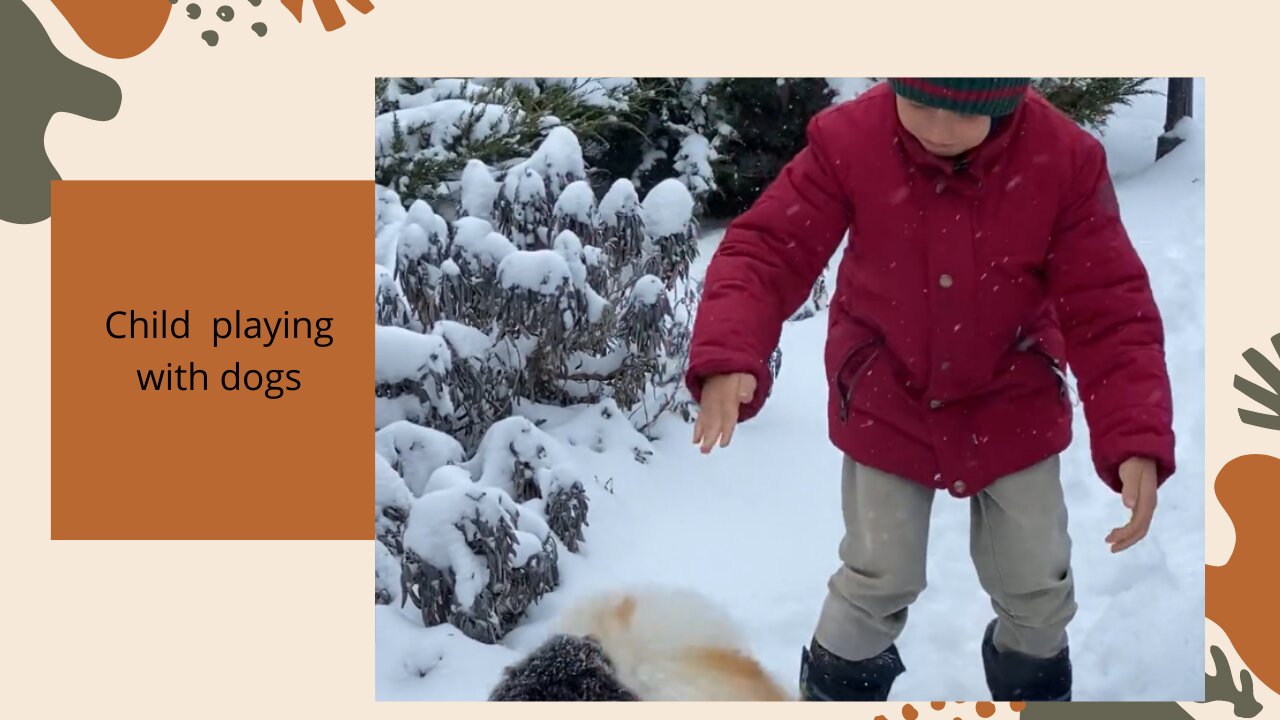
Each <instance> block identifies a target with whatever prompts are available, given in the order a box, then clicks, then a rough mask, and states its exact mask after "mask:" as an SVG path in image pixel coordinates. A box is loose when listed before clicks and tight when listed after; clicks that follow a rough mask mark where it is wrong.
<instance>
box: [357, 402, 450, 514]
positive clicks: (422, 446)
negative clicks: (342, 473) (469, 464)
mask: <svg viewBox="0 0 1280 720" xmlns="http://www.w3.org/2000/svg"><path fill="white" fill-rule="evenodd" d="M374 447H375V449H376V450H377V452H378V454H379V455H381V456H382V458H383V459H384V460H386V461H387V462H388V463H389V464H390V465H391V467H392V468H393V469H394V470H395V471H396V472H397V473H399V475H400V477H402V478H404V483H405V485H406V486H408V488H409V490H410V492H412V493H413V494H414V495H415V496H416V495H422V493H423V491H424V489H425V488H426V485H427V480H428V479H429V478H430V477H431V475H432V474H433V473H435V471H436V470H437V469H439V468H441V467H444V466H446V465H457V464H458V463H461V462H462V458H463V455H464V452H463V449H462V443H460V442H458V441H457V440H454V439H453V438H452V437H450V436H449V435H447V434H445V433H442V432H440V431H439V430H433V429H431V428H428V427H423V426H421V425H415V424H414V423H411V422H408V421H405V420H399V421H397V422H393V423H391V424H390V425H387V426H386V427H384V428H382V429H381V430H379V431H377V432H376V433H375V434H374Z"/></svg>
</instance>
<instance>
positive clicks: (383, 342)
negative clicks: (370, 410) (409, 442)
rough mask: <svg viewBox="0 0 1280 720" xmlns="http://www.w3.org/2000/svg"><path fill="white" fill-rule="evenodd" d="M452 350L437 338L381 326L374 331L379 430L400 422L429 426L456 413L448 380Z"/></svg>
mask: <svg viewBox="0 0 1280 720" xmlns="http://www.w3.org/2000/svg"><path fill="white" fill-rule="evenodd" d="M451 365H452V357H451V355H450V353H449V346H448V345H447V344H446V343H445V341H444V338H441V337H439V336H437V335H423V334H422V333H418V332H414V331H412V330H409V329H407V328H401V327H392V326H385V325H380V326H378V327H377V328H376V329H375V331H374V384H375V388H374V394H375V397H376V403H375V408H376V410H375V417H374V425H375V429H377V428H383V427H386V426H387V425H390V424H391V423H393V422H396V421H397V420H411V421H413V422H415V423H419V424H428V423H430V422H431V420H432V419H435V418H440V419H442V418H445V417H448V416H450V415H451V414H452V413H453V402H452V399H451V397H450V395H449V388H448V386H446V385H445V378H446V376H447V375H448V372H449V368H450V367H451Z"/></svg>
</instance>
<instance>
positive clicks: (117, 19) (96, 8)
mask: <svg viewBox="0 0 1280 720" xmlns="http://www.w3.org/2000/svg"><path fill="white" fill-rule="evenodd" d="M53 4H54V6H55V7H57V8H58V12H60V13H62V16H63V17H65V18H66V19H67V22H69V23H71V29H73V30H75V31H76V35H79V36H80V39H81V40H83V41H84V44H85V45H87V46H89V49H90V50H92V51H94V52H96V53H98V54H99V55H102V56H104V57H109V58H115V59H117V60H120V59H123V58H131V57H133V56H135V55H140V54H142V52H143V51H145V50H146V49H147V48H149V47H151V45H152V44H153V43H154V42H155V41H156V38H158V37H160V31H161V30H164V25H165V23H166V22H168V21H169V11H170V10H172V9H173V4H172V3H170V2H169V0H130V2H103V0H53Z"/></svg>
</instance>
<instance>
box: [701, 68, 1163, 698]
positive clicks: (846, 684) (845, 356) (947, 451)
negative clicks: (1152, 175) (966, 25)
mask: <svg viewBox="0 0 1280 720" xmlns="http://www.w3.org/2000/svg"><path fill="white" fill-rule="evenodd" d="M846 231H847V232H848V237H849V243H848V248H847V249H846V251H845V253H844V257H843V260H842V261H841V263H840V266H839V269H838V276H837V282H836V288H835V293H834V294H833V296H832V299H831V305H830V310H829V325H828V333H827V344H826V353H825V361H826V372H827V379H828V385H829V397H828V423H829V429H830V432H829V434H830V439H831V441H832V442H833V443H834V444H835V446H836V447H837V448H839V449H840V450H841V451H842V452H843V453H844V455H845V459H844V471H843V481H842V496H843V503H842V505H843V513H844V522H845V536H844V539H843V541H842V542H841V543H840V548H839V550H840V558H841V561H842V563H843V564H842V567H840V569H839V570H838V571H837V572H836V573H835V574H834V575H833V576H832V577H831V579H830V582H829V594H828V596H827V599H826V601H825V603H824V605H823V608H822V612H821V615H820V617H819V620H818V624H817V628H816V630H815V632H814V637H813V640H812V642H811V644H810V646H809V648H808V649H806V650H805V651H804V652H803V653H802V664H801V680H800V683H801V692H802V694H803V697H804V698H806V699H810V700H863V701H874V700H884V699H886V698H887V697H888V695H889V690H890V687H891V685H892V684H893V681H894V679H895V678H896V677H897V676H898V675H899V674H901V673H902V672H903V671H904V670H905V667H904V665H903V662H902V659H901V657H900V656H899V653H898V650H897V647H896V645H895V641H896V639H897V638H898V636H899V635H900V634H901V632H902V630H903V627H904V625H905V623H906V619H907V609H908V606H910V605H911V603H912V602H913V601H914V600H915V599H916V597H917V595H919V593H920V592H921V591H922V590H923V589H924V587H925V548H926V544H927V537H928V531H929V513H930V507H931V505H932V502H933V499H934V495H935V494H936V492H937V491H938V490H943V491H946V492H947V493H948V494H950V495H951V496H952V497H956V498H968V499H969V502H970V507H971V522H972V525H971V542H970V552H971V555H972V558H973V562H974V565H975V567H976V569H977V572H978V577H979V579H980V580H981V583H982V587H983V588H984V590H985V591H986V592H987V593H988V594H989V595H990V596H991V602H992V607H993V609H994V611H995V619H994V620H993V621H992V622H991V624H990V625H988V626H987V628H986V633H985V636H984V638H983V644H982V657H983V663H984V667H985V670H986V678H987V684H988V686H989V689H990V691H991V693H992V696H993V698H994V699H996V700H1002V701H1003V700H1069V699H1070V698H1071V662H1070V658H1069V653H1068V644H1067V632H1066V628H1067V625H1068V623H1069V622H1070V621H1071V620H1072V618H1073V616H1074V615H1075V612H1076V603H1075V597H1074V589H1073V578H1072V573H1071V566H1070V553H1071V539H1070V537H1069V536H1068V534H1067V510H1066V507H1065V505H1064V502H1063V493H1062V485H1061V483H1060V479H1059V460H1058V456H1059V453H1061V452H1062V451H1063V450H1065V449H1066V448H1067V446H1068V445H1069V444H1070V441H1071V417H1072V408H1071V400H1070V398H1069V397H1068V393H1067V385H1066V382H1065V372H1066V366H1067V361H1068V359H1069V360H1070V363H1071V368H1072V370H1073V371H1074V373H1075V375H1076V378H1077V380H1078V387H1079V391H1080V397H1081V400H1082V401H1083V404H1084V409H1085V416H1086V419H1087V421H1088V426H1089V433H1090V441H1091V447H1092V452H1093V460H1094V465H1095V467H1096V470H1097V472H1098V474H1099V476H1100V477H1101V478H1102V480H1103V481H1104V482H1105V483H1106V484H1107V485H1108V486H1109V487H1111V488H1112V489H1113V490H1115V491H1116V492H1118V493H1119V494H1120V495H1121V497H1122V500H1123V503H1124V506H1125V507H1126V508H1128V509H1129V510H1130V511H1132V518H1131V520H1130V522H1129V523H1128V524H1127V525H1125V526H1124V527H1121V528H1117V529H1115V530H1113V531H1112V532H1111V533H1110V534H1109V535H1108V536H1107V542H1108V543H1109V544H1110V545H1111V549H1112V551H1113V552H1119V551H1121V550H1124V549H1126V548H1128V547H1130V546H1132V545H1133V544H1134V543H1136V542H1138V541H1139V540H1141V539H1142V537H1143V536H1145V535H1146V533H1147V529H1148V527H1149V526H1150V523H1151V517H1152V513H1153V512H1154V510H1155V504H1156V489H1157V487H1158V486H1159V485H1161V484H1162V483H1163V482H1164V481H1165V480H1166V479H1167V478H1168V477H1169V476H1170V475H1172V474H1173V472H1174V453H1173V449H1174V438H1173V430H1172V414H1173V410H1172V398H1171V392H1170V387H1169V379H1168V374H1167V370H1166V368H1165V359H1164V332H1163V326H1162V322H1161V318H1160V314H1159V311H1158V310H1157V308H1156V305H1155V302H1154V299H1153V297H1152V293H1151V289H1150V287H1149V285H1148V279H1147V274H1146V270H1145V268H1144V267H1143V265H1142V262H1141V261H1140V260H1139V258H1138V256H1137V254H1136V253H1135V252H1134V249H1133V247H1132V245H1131V244H1130V242H1129V238H1128V236H1127V235H1126V232H1125V229H1124V227H1123V225H1122V224H1121V220H1120V211H1119V207H1118V204H1117V201H1116V196H1115V191H1114V189H1113V187H1112V185H1111V180H1110V176H1109V174H1108V172H1107V163H1106V158H1105V155H1104V152H1103V149H1102V146H1101V144H1100V143H1098V142H1097V141H1096V140H1095V139H1094V138H1093V137H1091V136H1090V135H1088V134H1087V133H1086V132H1084V131H1083V130H1081V129H1080V128H1079V127H1077V126H1076V125H1075V124H1074V123H1073V122H1072V121H1071V120H1070V119H1068V118H1067V117H1066V116H1064V115H1063V114H1062V113H1060V112H1059V111H1058V110H1056V109H1055V108H1054V107H1053V106H1051V105H1050V104H1049V103H1048V102H1047V101H1046V100H1044V99H1043V98H1042V97H1040V96H1039V95H1038V94H1037V93H1035V91H1034V90H1032V89H1031V88H1030V82H1029V79H1028V78H931V79H927V78H895V79H893V80H891V81H889V82H887V83H882V84H880V85H878V86H877V87H875V88H873V89H871V90H869V91H868V92H866V93H865V94H863V95H862V96H860V97H859V98H858V99H856V100H854V101H852V102H847V103H843V104H841V105H839V106H836V107H833V108H829V109H827V110H825V111H823V112H821V113H819V114H818V115H817V116H815V117H814V118H813V119H812V120H811V121H810V124H809V127H808V146H807V147H806V148H805V149H804V150H802V151H801V152H800V153H799V154H798V155H797V156H796V157H795V158H794V159H792V160H791V161H790V163H789V164H788V165H787V166H786V167H785V168H783V170H782V172H781V173H780V174H779V176H778V177H777V178H776V179H775V180H774V181H773V182H772V184H771V185H770V186H769V187H768V188H767V189H766V190H765V192H764V194H763V195H762V196H761V197H760V198H759V199H758V200H757V201H756V202H755V204H754V205H753V206H752V207H751V208H750V209H749V210H748V211H747V212H745V213H744V214H743V215H741V216H740V217H738V218H737V219H736V220H735V221H734V222H733V223H732V224H731V225H730V226H729V229H728V231H727V232H726V233H725V236H724V240H723V241H722V242H721V244H720V247H719V249H718V250H717V251H716V254H715V257H714V258H713V259H712V261H711V265H710V267H709V268H708V270H707V276H706V286H705V290H704V293H703V297H702V303H701V306H700V308H699V310H698V317H697V320H696V323H695V325H694V334H693V347H692V351H691V360H690V367H689V371H688V375H687V382H688V385H689V388H690V390H691V392H692V393H693V395H694V398H695V399H696V400H697V401H698V402H699V404H700V406H701V412H700V414H699V417H698V420H697V424H696V427H695V430H694V438H693V440H694V442H695V443H698V444H700V445H701V447H702V451H703V452H704V453H705V452H710V451H711V449H712V447H714V446H715V445H716V444H719V445H720V446H721V447H725V446H727V445H728V444H729V441H730V439H731V438H732V436H733V429H734V426H735V425H736V424H737V423H738V422H741V421H744V420H747V419H750V418H751V417H752V416H754V415H755V414H756V413H758V412H759V411H760V408H761V405H762V404H763V403H764V400H765V398H766V397H767V396H768V395H769V390H770V382H771V376H770V373H769V371H768V366H767V362H768V359H769V356H770V354H771V353H772V351H773V349H774V348H775V347H776V346H777V343H778V338H779V335H780V334H781V330H782V324H783V322H784V321H785V320H786V318H788V317H789V316H790V315H791V314H792V313H793V312H794V311H795V310H796V309H797V308H798V307H799V306H800V305H801V304H802V303H803V302H804V300H805V299H806V297H807V296H808V294H809V292H810V291H811V289H812V287H813V283H814V282H815V281H816V279H817V278H818V276H819V274H820V273H821V272H822V271H823V268H824V267H825V265H826V264H827V262H828V260H829V259H830V258H831V257H832V255H833V254H834V252H835V250H836V247H837V246H838V245H839V243H840V241H841V239H842V237H843V236H844V235H845V233H846Z"/></svg>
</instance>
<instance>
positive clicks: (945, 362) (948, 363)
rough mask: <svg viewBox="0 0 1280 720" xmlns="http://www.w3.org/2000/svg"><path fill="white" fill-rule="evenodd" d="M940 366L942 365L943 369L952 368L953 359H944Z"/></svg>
mask: <svg viewBox="0 0 1280 720" xmlns="http://www.w3.org/2000/svg"><path fill="white" fill-rule="evenodd" d="M940 367H941V368H942V369H943V370H950V369H951V361H950V360H943V361H942V365H941V366H940Z"/></svg>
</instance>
